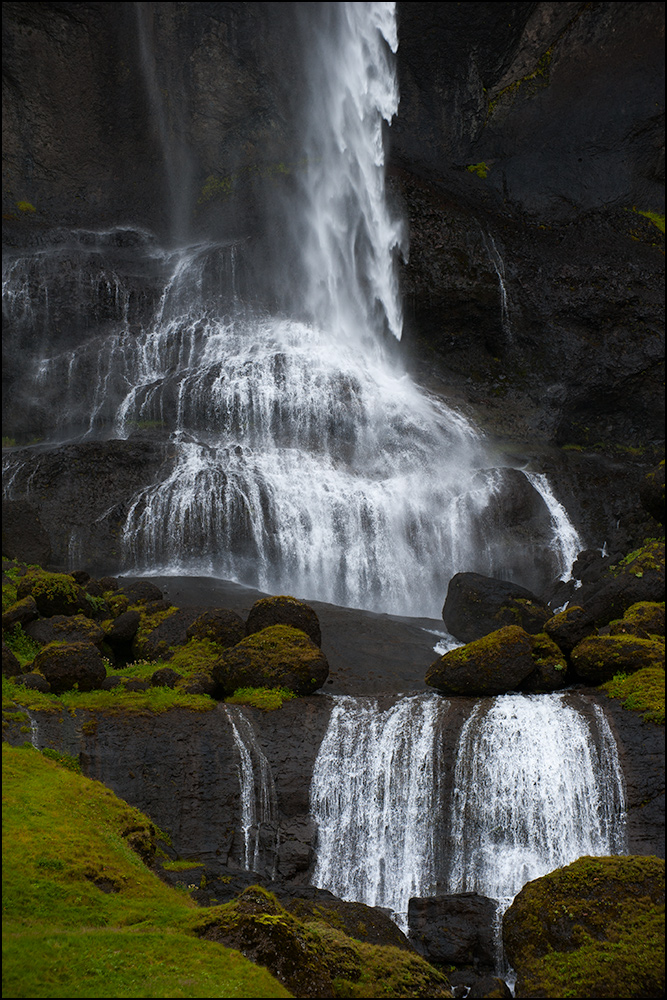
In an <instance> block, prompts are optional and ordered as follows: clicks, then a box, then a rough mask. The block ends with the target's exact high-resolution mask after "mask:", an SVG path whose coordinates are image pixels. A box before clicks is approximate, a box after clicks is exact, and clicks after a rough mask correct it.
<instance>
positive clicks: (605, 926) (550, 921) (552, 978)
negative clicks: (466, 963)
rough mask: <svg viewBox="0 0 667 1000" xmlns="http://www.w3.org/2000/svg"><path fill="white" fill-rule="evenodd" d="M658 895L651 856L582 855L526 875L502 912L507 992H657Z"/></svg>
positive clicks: (657, 865)
mask: <svg viewBox="0 0 667 1000" xmlns="http://www.w3.org/2000/svg"><path fill="white" fill-rule="evenodd" d="M664 903H665V862H664V861H662V860H659V859H658V858H654V857H637V856H632V855H629V856H628V855H626V856H621V857H607V858H604V857H602V858H592V857H583V858H579V860H578V861H575V862H574V863H573V864H571V865H567V866H566V867H565V868H559V869H557V870H556V871H553V872H551V873H550V874H548V875H544V876H543V877H542V878H538V879H535V881H533V882H528V883H527V884H526V885H525V886H524V887H523V889H522V890H521V892H520V893H519V894H518V895H517V896H516V897H515V899H514V902H513V903H512V905H511V906H510V907H509V909H508V910H507V912H506V913H505V916H504V918H503V943H504V946H505V954H506V956H507V959H508V961H509V962H510V964H511V965H512V966H513V968H514V969H515V970H516V972H517V977H518V978H517V983H516V991H515V996H516V997H565V996H577V997H660V996H664V958H665V954H664V944H665V941H664Z"/></svg>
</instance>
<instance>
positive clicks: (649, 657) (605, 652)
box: [570, 635, 665, 684]
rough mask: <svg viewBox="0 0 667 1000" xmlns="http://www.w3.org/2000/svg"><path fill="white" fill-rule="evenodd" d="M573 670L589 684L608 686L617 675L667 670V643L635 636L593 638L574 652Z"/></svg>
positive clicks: (587, 639) (572, 655)
mask: <svg viewBox="0 0 667 1000" xmlns="http://www.w3.org/2000/svg"><path fill="white" fill-rule="evenodd" d="M570 662H571V664H572V667H573V668H574V670H575V671H576V674H577V677H578V678H579V680H582V681H584V683H586V684H604V683H605V681H609V680H611V679H612V678H613V677H614V675H615V674H619V673H624V674H633V673H635V672H636V671H637V670H641V669H642V668H644V667H660V666H661V667H663V668H664V666H665V643H664V642H661V641H659V640H658V639H638V638H637V637H636V636H634V635H591V636H588V638H586V639H583V640H582V641H581V642H580V643H579V645H578V646H575V648H574V649H573V650H572V654H571V657H570Z"/></svg>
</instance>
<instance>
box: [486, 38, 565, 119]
mask: <svg viewBox="0 0 667 1000" xmlns="http://www.w3.org/2000/svg"><path fill="white" fill-rule="evenodd" d="M552 52H553V50H552V49H551V48H549V49H547V50H546V52H543V53H542V55H541V56H540V58H539V60H538V62H537V65H536V67H535V69H534V70H533V72H532V73H527V74H526V75H525V76H522V77H521V79H520V80H515V81H514V83H510V84H509V85H508V86H507V87H504V88H503V89H502V90H501V91H499V93H497V94H496V96H495V97H494V98H493V100H491V101H489V104H488V108H487V121H488V119H489V118H490V117H491V115H493V114H494V112H495V111H496V110H497V109H498V107H499V105H501V104H505V103H507V102H508V101H513V100H514V99H515V98H516V97H517V96H518V95H519V93H521V94H522V95H525V96H527V97H534V96H535V95H536V94H537V93H538V91H539V90H541V89H542V88H544V87H547V86H548V85H549V72H550V67H551V58H552Z"/></svg>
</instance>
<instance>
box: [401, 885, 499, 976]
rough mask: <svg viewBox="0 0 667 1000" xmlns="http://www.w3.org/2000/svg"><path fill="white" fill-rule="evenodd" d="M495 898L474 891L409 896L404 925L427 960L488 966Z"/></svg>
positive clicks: (492, 948)
mask: <svg viewBox="0 0 667 1000" xmlns="http://www.w3.org/2000/svg"><path fill="white" fill-rule="evenodd" d="M495 912H496V902H495V900H493V899H489V898H488V897H487V896H481V895H480V894H479V893H477V892H465V893H459V894H457V895H446V896H430V897H428V898H426V899H419V898H417V897H415V898H413V899H411V900H410V905H409V908H408V926H409V927H410V939H411V941H412V943H413V945H414V947H415V948H416V949H417V951H418V952H419V953H420V954H421V955H424V957H425V958H427V959H428V961H429V962H436V963H443V964H450V963H452V964H454V965H472V964H474V965H475V966H483V967H487V966H488V967H489V968H492V967H493V965H494V961H495V955H494V941H493V924H494V917H495Z"/></svg>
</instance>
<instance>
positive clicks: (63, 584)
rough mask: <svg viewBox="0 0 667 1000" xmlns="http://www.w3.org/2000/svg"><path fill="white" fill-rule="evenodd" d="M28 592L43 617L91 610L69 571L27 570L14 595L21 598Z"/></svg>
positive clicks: (80, 588) (83, 591) (81, 588)
mask: <svg viewBox="0 0 667 1000" xmlns="http://www.w3.org/2000/svg"><path fill="white" fill-rule="evenodd" d="M29 594H30V595H32V597H33V598H34V601H35V604H36V605H37V610H38V611H39V613H40V615H42V616H43V617H44V618H50V617H51V616H52V615H76V614H79V613H83V614H86V612H89V611H90V610H91V605H90V602H89V601H87V600H86V592H85V590H84V589H83V587H81V586H80V585H79V584H78V583H76V582H75V580H74V578H73V577H72V576H70V575H69V573H47V572H45V571H44V570H38V571H36V572H33V571H29V572H28V573H26V574H25V576H23V577H21V579H20V580H19V584H18V587H17V588H16V596H17V597H18V599H19V600H22V599H23V598H24V597H27V596H28V595H29Z"/></svg>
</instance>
